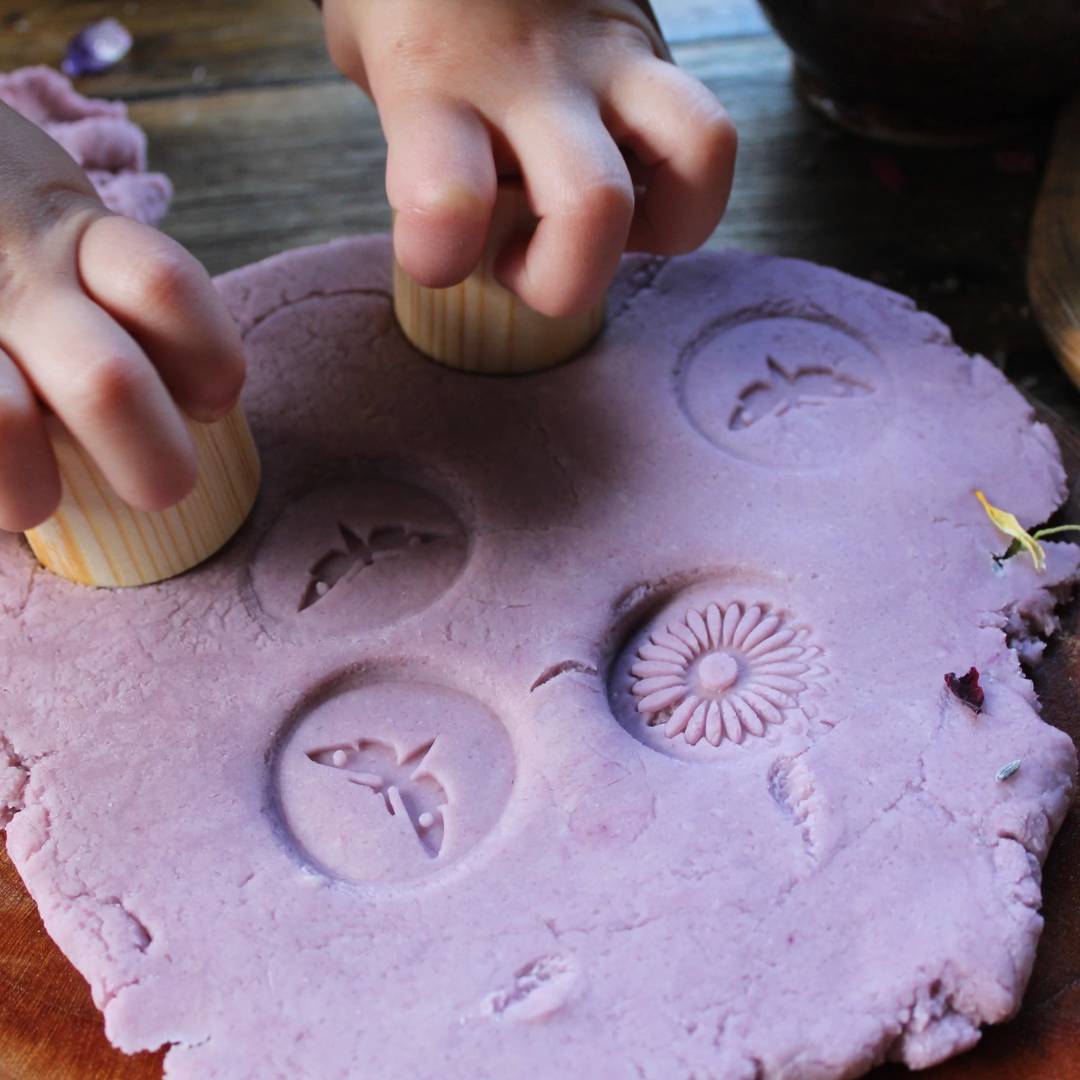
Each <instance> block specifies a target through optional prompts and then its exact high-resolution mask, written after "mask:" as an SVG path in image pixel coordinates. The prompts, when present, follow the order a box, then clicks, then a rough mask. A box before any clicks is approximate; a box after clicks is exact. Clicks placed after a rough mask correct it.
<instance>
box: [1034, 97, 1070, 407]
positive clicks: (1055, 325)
mask: <svg viewBox="0 0 1080 1080" xmlns="http://www.w3.org/2000/svg"><path fill="white" fill-rule="evenodd" d="M1078 168H1080V93H1075V94H1074V95H1073V96H1072V97H1071V98H1069V99H1068V100H1067V101H1066V102H1065V103H1064V104H1063V105H1062V106H1061V111H1060V112H1059V113H1058V119H1057V125H1056V128H1055V130H1054V139H1053V142H1052V144H1051V148H1050V159H1049V161H1048V162H1047V165H1046V172H1045V173H1044V174H1043V182H1042V190H1041V192H1040V193H1039V201H1038V202H1037V203H1036V204H1035V214H1034V217H1033V218H1032V222H1031V232H1030V237H1029V241H1028V260H1027V281H1028V292H1029V294H1030V296H1031V306H1032V308H1033V309H1034V311H1035V316H1036V318H1037V319H1038V320H1039V324H1040V325H1041V326H1042V329H1043V332H1044V333H1045V334H1046V337H1047V339H1048V341H1049V342H1050V347H1051V348H1052V349H1053V350H1054V353H1055V354H1056V355H1057V358H1058V360H1059V361H1060V362H1061V366H1062V367H1063V368H1064V369H1065V371H1066V373H1067V374H1068V376H1069V378H1070V379H1072V381H1073V382H1074V383H1075V384H1076V385H1077V386H1080V180H1078V179H1077V176H1078V174H1077V169H1078Z"/></svg>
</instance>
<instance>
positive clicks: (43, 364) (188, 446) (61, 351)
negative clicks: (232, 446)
mask: <svg viewBox="0 0 1080 1080" xmlns="http://www.w3.org/2000/svg"><path fill="white" fill-rule="evenodd" d="M4 338H5V340H4V344H5V346H6V347H7V350H8V352H9V353H10V354H11V357H12V359H13V360H14V361H15V363H17V364H18V366H19V367H20V368H21V370H22V371H23V373H24V374H25V375H26V377H27V379H28V380H29V381H30V382H31V384H32V385H33V387H34V389H35V390H36V392H37V394H38V395H39V396H40V397H41V398H42V399H44V401H45V402H46V403H47V404H48V405H49V406H50V408H52V410H53V411H54V412H55V413H56V414H57V416H58V417H59V418H60V419H61V420H62V421H63V422H64V424H65V425H66V426H67V428H68V430H69V431H70V432H71V434H72V435H73V436H74V437H75V438H76V439H77V440H78V441H79V442H80V443H82V445H83V446H84V447H85V449H86V450H87V452H88V453H89V454H90V456H91V457H92V458H93V459H94V461H95V462H97V464H98V466H99V467H100V468H101V471H102V472H103V473H104V474H105V478H106V479H107V480H108V482H109V484H110V485H111V486H112V488H113V490H114V491H115V492H116V493H117V494H118V495H119V496H120V497H121V498H122V499H123V500H124V501H125V502H127V503H129V504H130V505H131V506H133V507H135V508H136V509H137V510H162V509H164V508H165V507H167V506H172V505H173V504H174V503H177V502H179V501H180V499H182V498H183V497H184V496H185V495H186V494H187V493H188V492H189V491H190V490H191V488H192V487H193V486H194V484H195V479H196V476H197V461H196V457H195V448H194V446H193V444H192V442H191V436H190V435H189V434H188V431H187V428H186V426H185V425H184V421H183V420H182V418H181V416H180V414H179V412H178V411H177V408H176V406H175V405H174V404H173V401H172V399H171V398H170V396H169V392H168V390H167V389H166V388H165V384H164V383H163V382H162V381H161V378H160V376H159V375H158V373H157V371H156V370H155V369H154V367H153V365H152V364H151V363H150V361H149V360H148V359H147V357H146V355H145V354H144V353H143V351H142V350H141V349H140V348H139V346H138V344H137V343H136V342H135V341H134V340H133V339H132V338H131V336H130V335H129V334H127V333H126V332H125V331H124V330H123V329H122V328H121V327H120V326H119V325H118V324H117V323H116V322H114V321H113V320H112V319H111V318H110V317H109V315H107V314H106V313H105V312H104V311H103V310H102V309H101V308H99V307H98V306H97V305H96V304H95V303H94V302H93V301H91V300H90V299H88V298H87V297H86V296H84V295H82V294H81V293H79V292H77V291H75V290H74V289H65V290H64V291H62V292H60V293H59V294H50V295H49V296H48V299H47V300H42V301H39V302H36V303H35V302H32V301H27V302H26V303H25V304H20V305H19V307H18V309H17V310H16V311H15V312H13V313H12V314H11V317H10V318H8V319H6V320H5V325H4Z"/></svg>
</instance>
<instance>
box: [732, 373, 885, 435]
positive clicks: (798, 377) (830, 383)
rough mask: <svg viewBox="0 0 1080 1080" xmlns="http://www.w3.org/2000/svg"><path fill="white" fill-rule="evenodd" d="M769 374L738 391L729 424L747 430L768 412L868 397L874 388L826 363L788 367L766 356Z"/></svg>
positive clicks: (736, 428)
mask: <svg viewBox="0 0 1080 1080" xmlns="http://www.w3.org/2000/svg"><path fill="white" fill-rule="evenodd" d="M766 361H767V363H768V367H769V376H770V377H769V378H768V379H764V380H762V381H760V382H755V383H752V384H751V385H750V386H748V387H747V388H746V389H745V390H744V391H743V392H742V393H741V394H740V395H739V404H738V405H737V406H736V408H735V411H734V413H732V415H731V420H730V422H729V423H728V428H729V430H731V431H744V430H746V428H748V427H752V426H753V425H754V424H756V423H758V422H759V421H760V420H764V419H765V418H766V417H767V416H783V415H784V413H786V412H787V411H788V410H789V409H793V408H798V407H799V406H801V405H825V404H827V403H828V402H830V401H834V400H836V399H838V398H854V397H865V396H866V395H867V394H872V393H873V392H874V388H873V387H872V386H868V385H867V384H866V383H863V382H860V381H859V380H858V379H855V378H852V377H851V376H850V375H846V374H844V373H843V372H838V371H834V370H833V369H832V368H830V367H826V366H824V365H814V366H808V367H800V368H796V369H795V370H794V371H789V370H788V369H787V368H785V367H784V366H783V365H782V364H780V363H779V362H778V361H777V360H774V359H773V357H771V356H767V357H766Z"/></svg>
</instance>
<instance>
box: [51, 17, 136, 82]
mask: <svg viewBox="0 0 1080 1080" xmlns="http://www.w3.org/2000/svg"><path fill="white" fill-rule="evenodd" d="M131 42H132V39H131V33H130V31H128V29H127V28H126V27H125V26H123V25H122V24H121V23H118V22H117V21H116V19H102V20H101V21H100V22H96V23H91V24H90V25H89V26H86V27H84V28H83V29H82V30H80V31H79V32H78V33H77V34H76V35H75V36H74V37H73V38H72V39H71V40H70V41H69V42H68V47H67V51H66V52H65V53H64V62H63V63H62V64H61V65H60V70H61V71H63V73H64V74H65V75H70V76H71V77H72V78H79V76H81V75H100V74H101V72H103V71H108V70H109V68H111V67H112V66H113V65H114V64H116V63H118V62H119V61H121V60H123V58H124V57H125V56H127V54H128V52H129V51H130V50H131Z"/></svg>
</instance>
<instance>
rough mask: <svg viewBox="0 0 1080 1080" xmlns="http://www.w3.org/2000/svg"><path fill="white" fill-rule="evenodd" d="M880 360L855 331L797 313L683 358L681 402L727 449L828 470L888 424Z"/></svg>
mask: <svg viewBox="0 0 1080 1080" xmlns="http://www.w3.org/2000/svg"><path fill="white" fill-rule="evenodd" d="M886 383H887V378H886V372H885V368H884V365H883V364H882V363H881V361H880V360H879V359H878V357H877V356H876V355H875V354H874V353H873V352H871V351H870V349H868V348H867V347H866V346H865V345H863V344H862V343H861V342H860V341H858V340H857V339H856V338H854V337H852V336H851V335H850V334H847V333H844V332H843V331H842V330H838V329H836V328H835V327H832V326H828V325H826V324H824V323H819V322H813V321H811V320H809V319H801V318H790V317H784V318H766V319H755V320H752V321H751V322H746V323H740V324H738V325H736V326H732V327H728V328H725V329H723V330H721V331H720V332H719V333H718V334H716V335H715V336H713V337H711V338H708V339H707V340H706V341H705V342H704V344H702V345H701V346H700V347H699V348H698V349H697V351H696V352H694V353H693V355H692V356H691V357H690V358H689V360H688V361H687V362H686V363H685V365H684V367H683V371H682V376H681V381H680V387H679V391H680V399H681V400H680V404H681V406H682V409H683V412H684V413H685V414H686V416H687V418H688V419H689V420H690V422H691V423H692V424H693V425H694V427H695V428H697V430H698V431H699V432H700V433H701V434H702V435H703V436H704V437H705V438H706V439H708V440H709V442H711V443H712V444H713V445H714V446H716V447H718V448H719V449H721V450H726V451H728V452H730V453H732V454H735V455H736V456H738V457H741V458H746V459H748V460H751V461H757V462H760V463H761V464H763V465H773V466H778V467H781V468H799V469H813V468H824V467H828V466H830V465H833V464H835V463H837V462H838V461H840V460H841V459H842V458H843V457H844V456H845V455H849V454H851V453H853V452H858V451H859V450H860V449H864V448H866V447H868V446H869V445H870V444H871V443H872V442H873V441H874V440H875V439H877V437H878V436H879V435H880V433H881V431H882V430H883V428H884V427H885V426H886V424H887V421H888V413H887V401H886V398H887V396H888V395H887V385H886Z"/></svg>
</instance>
